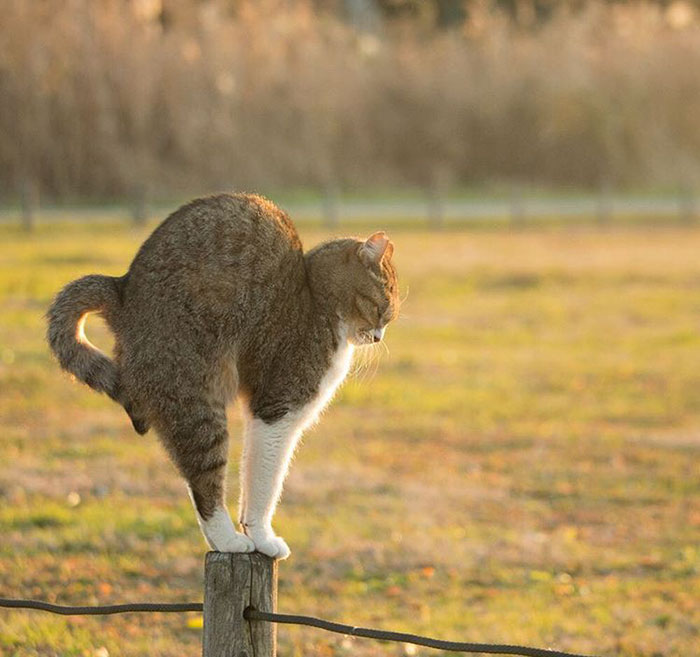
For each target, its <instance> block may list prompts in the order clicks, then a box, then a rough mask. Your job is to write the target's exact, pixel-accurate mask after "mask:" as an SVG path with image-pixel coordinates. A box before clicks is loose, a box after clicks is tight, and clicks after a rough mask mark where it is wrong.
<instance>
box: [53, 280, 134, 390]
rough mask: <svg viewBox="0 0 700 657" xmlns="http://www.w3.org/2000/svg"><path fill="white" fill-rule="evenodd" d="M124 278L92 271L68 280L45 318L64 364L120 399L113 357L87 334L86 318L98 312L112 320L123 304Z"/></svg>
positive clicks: (91, 383)
mask: <svg viewBox="0 0 700 657" xmlns="http://www.w3.org/2000/svg"><path fill="white" fill-rule="evenodd" d="M120 297H121V279H119V278H114V277H112V276H101V275H99V274H91V275H90V276H83V278H79V279H78V280H76V281H73V282H72V283H68V285H66V286H65V287H64V288H63V289H62V290H61V291H60V292H59V293H58V295H57V296H56V298H55V299H54V302H53V303H52V304H51V307H50V308H49V310H48V312H47V313H46V318H47V320H48V324H49V326H48V330H47V333H46V337H47V339H48V342H49V345H50V347H51V351H53V353H54V354H55V356H56V358H57V359H58V362H59V364H60V365H61V367H62V368H63V369H64V370H66V371H68V372H70V373H71V374H73V375H74V376H75V377H76V378H77V379H79V380H80V381H83V382H84V383H87V384H88V385H89V386H90V387H91V388H94V389H95V390H97V391H98V392H104V393H106V394H107V395H109V396H110V397H111V398H112V399H114V400H115V401H118V402H120V403H121V401H122V400H121V399H120V390H119V388H120V386H119V372H118V370H117V367H116V365H115V364H114V361H113V360H112V359H111V358H109V356H107V355H106V354H105V353H103V352H102V351H100V350H99V349H98V348H97V347H95V345H93V344H92V343H91V342H90V341H89V340H88V339H87V337H86V336H85V332H84V330H83V329H84V326H85V319H86V318H87V316H88V314H89V313H92V312H99V313H100V314H102V315H103V316H104V317H105V319H106V320H107V323H108V324H112V321H111V320H112V318H114V317H115V316H116V314H117V313H118V311H119V308H120V306H121V298H120Z"/></svg>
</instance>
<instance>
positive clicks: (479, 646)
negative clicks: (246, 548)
mask: <svg viewBox="0 0 700 657" xmlns="http://www.w3.org/2000/svg"><path fill="white" fill-rule="evenodd" d="M243 617H244V618H245V619H246V620H249V621H268V622H270V623H284V624H287V625H309V626H310V627H318V628H319V629H321V630H326V631H328V632H336V633H338V634H349V635H350V636H360V637H364V638H367V639H378V640H380V641H400V642H401V643H413V644H415V645H417V646H426V647H428V648H437V649H438V650H449V651H452V652H481V653H489V654H492V655H524V656H525V657H587V656H586V655H577V654H574V653H571V652H560V651H559V650H545V649H543V648H528V647H527V646H511V645H506V644H498V643H461V642H459V641H443V640H442V639H431V638H430V637H427V636H420V635H418V634H405V633H403V632H390V631H386V630H374V629H371V628H368V627H354V626H353V625H343V624H342V623H333V622H331V621H327V620H323V619H322V618H314V617H313V616H297V615H293V614H275V613H271V612H268V611H258V610H257V609H253V608H252V607H248V608H247V609H246V610H245V611H244V612H243ZM588 657H590V656H588Z"/></svg>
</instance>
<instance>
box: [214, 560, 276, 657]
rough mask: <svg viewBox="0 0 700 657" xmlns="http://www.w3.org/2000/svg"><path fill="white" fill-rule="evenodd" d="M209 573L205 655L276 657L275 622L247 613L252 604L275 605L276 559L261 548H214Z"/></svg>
mask: <svg viewBox="0 0 700 657" xmlns="http://www.w3.org/2000/svg"><path fill="white" fill-rule="evenodd" d="M204 578H205V582H204V639H203V652H202V654H203V657H275V655H276V651H277V633H276V629H275V625H274V624H273V623H266V622H260V621H253V622H249V621H247V620H245V619H244V618H243V612H244V611H245V609H246V608H247V607H249V606H252V607H254V608H255V609H259V610H261V611H274V610H275V609H276V605H277V564H276V563H275V561H274V559H270V558H269V557H266V556H264V555H262V554H258V553H253V554H228V553H224V552H209V553H208V554H207V557H206V564H205V569H204Z"/></svg>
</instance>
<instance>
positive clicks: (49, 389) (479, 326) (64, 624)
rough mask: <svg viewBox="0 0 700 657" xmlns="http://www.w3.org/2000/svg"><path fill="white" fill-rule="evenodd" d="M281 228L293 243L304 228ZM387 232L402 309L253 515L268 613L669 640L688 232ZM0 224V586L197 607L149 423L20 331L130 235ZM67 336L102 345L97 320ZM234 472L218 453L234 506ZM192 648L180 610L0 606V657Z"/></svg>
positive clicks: (54, 595) (678, 611)
mask: <svg viewBox="0 0 700 657" xmlns="http://www.w3.org/2000/svg"><path fill="white" fill-rule="evenodd" d="M360 228H361V227H360ZM369 228H370V226H368V229H369ZM303 230H304V233H305V234H304V241H305V243H306V244H307V245H309V246H310V245H312V244H314V243H315V242H316V241H318V240H320V239H324V238H326V237H328V236H329V234H330V232H329V231H326V230H323V229H320V228H318V227H313V226H309V227H304V229H303ZM389 230H390V234H391V237H392V239H393V240H394V242H395V244H396V259H397V266H398V269H399V274H400V278H401V288H402V295H404V296H406V299H405V302H404V304H403V306H402V309H401V312H402V316H401V318H400V319H399V320H398V321H397V322H396V323H395V324H394V325H392V326H390V327H389V329H388V331H387V339H386V346H387V349H388V352H387V351H386V350H384V349H382V350H381V351H377V352H376V353H373V354H371V357H368V358H367V360H366V362H365V363H364V365H361V364H360V363H358V368H357V372H356V373H355V374H354V375H353V376H352V377H351V378H350V380H349V381H348V382H347V383H346V384H345V386H344V387H343V388H342V390H341V391H340V393H339V394H338V397H337V399H336V400H335V403H334V405H333V406H332V407H331V408H330V409H329V410H328V411H327V412H326V413H325V415H324V417H323V418H322V420H321V422H320V423H319V425H318V426H317V427H315V428H314V429H313V430H312V431H310V432H309V433H308V435H307V436H306V437H305V440H304V443H303V445H302V447H301V448H300V450H299V452H298V455H297V457H296V459H295V463H294V464H293V467H292V471H291V475H290V478H289V481H288V485H287V488H286V491H285V495H284V498H283V502H282V505H281V507H280V510H279V513H278V517H277V521H276V526H277V529H278V531H279V532H280V534H282V535H284V536H285V538H287V539H288V541H289V543H290V545H291V547H292V550H293V554H292V558H291V560H290V561H289V562H286V563H284V564H282V566H281V569H280V572H281V581H280V608H281V610H283V611H289V612H300V613H310V614H317V615H322V616H326V617H330V618H336V619H338V620H340V621H346V622H352V623H358V624H365V625H376V626H382V627H386V628H392V629H399V630H401V629H403V630H406V631H414V632H423V633H428V634H432V635H437V636H442V637H445V638H454V639H457V640H473V641H479V640H482V641H499V642H500V641H508V642H519V643H525V644H532V645H549V646H551V647H557V648H560V649H565V650H567V649H568V650H572V651H579V652H590V653H602V654H618V655H620V656H621V657H633V656H634V657H637V656H639V655H653V654H655V653H662V654H664V655H666V656H668V657H673V656H678V657H680V656H681V655H682V656H683V657H685V656H686V655H688V654H691V652H692V648H693V647H694V643H695V642H696V640H697V632H696V630H695V628H696V627H697V626H698V624H700V617H699V616H698V614H699V613H700V610H699V609H698V606H697V604H696V601H695V597H697V596H693V595H692V592H694V591H695V590H697V589H698V587H700V581H699V578H700V575H699V568H700V565H699V563H698V551H697V545H698V544H700V482H698V478H697V469H698V459H699V450H700V440H699V439H698V436H699V435H700V374H699V372H700V370H698V367H697V363H698V362H700V331H699V330H698V327H700V259H698V257H697V253H698V246H699V245H700V233H698V231H697V229H694V228H691V227H688V228H684V229H682V228H677V227H676V228H668V229H662V228H658V227H657V228H654V229H646V228H639V227H638V228H636V229H631V228H630V229H624V230H621V229H615V228H611V229H607V230H596V229H592V228H587V229H585V230H583V229H577V230H576V231H569V230H564V229H561V228H559V229H554V228H552V227H547V228H546V229H539V228H530V229H528V230H523V231H518V232H508V231H506V230H503V229H502V228H499V229H498V230H492V231H489V230H486V229H484V228H483V227H482V228H480V229H479V230H475V231H461V232H460V231H445V232H441V233H426V232H423V231H420V230H416V229H412V230H410V231H406V230H404V229H403V228H401V227H400V226H397V227H393V230H392V227H389ZM0 231H5V232H3V233H2V237H3V238H4V240H3V241H2V244H0V312H1V316H0V433H1V435H2V439H1V440H0V537H1V540H0V588H1V589H2V590H3V592H4V594H7V595H14V596H17V597H37V598H41V599H51V600H62V601H64V602H67V603H68V602H73V603H86V604H90V603H91V602H94V603H97V602H105V603H106V602H121V601H127V600H132V601H133V600H152V599H162V600H171V601H172V600H176V599H189V600H198V599H201V584H202V557H203V553H204V551H205V549H206V548H205V544H204V542H203V540H202V538H201V536H200V533H199V530H198V528H197V525H196V520H195V518H194V514H193V513H192V510H191V505H190V502H189V500H188V498H187V495H186V492H185V488H184V485H183V484H182V482H181V480H180V478H179V476H178V475H177V473H176V472H175V469H174V468H173V467H172V466H171V465H170V464H169V463H168V461H167V457H166V455H165V453H164V452H163V450H162V448H161V447H160V446H159V445H158V442H157V439H156V437H155V436H153V435H152V434H148V435H146V436H143V437H140V436H137V435H136V434H134V433H133V431H132V430H131V428H130V423H129V420H128V418H127V417H126V415H125V414H124V412H123V410H122V409H120V408H119V407H117V406H116V405H114V404H113V403H111V402H110V401H109V400H108V399H106V398H105V397H104V396H99V395H97V394H95V393H94V392H92V391H90V390H87V389H86V388H84V387H83V386H80V385H78V384H76V383H74V382H72V381H71V379H70V377H68V376H66V375H64V374H62V373H60V372H59V370H58V367H57V365H56V364H55V363H54V362H53V360H52V358H51V357H50V355H49V354H48V351H47V348H46V345H45V342H44V319H43V314H44V312H45V309H46V307H47V305H48V303H49V302H50V299H51V297H52V295H53V294H55V293H56V292H57V291H58V289H60V287H61V286H62V285H64V284H65V283H67V282H68V281H69V280H71V279H72V278H75V277H77V276H80V275H83V274H87V273H92V272H105V273H111V274H115V275H116V274H122V273H123V272H124V271H125V270H126V267H127V266H128V263H129V262H130V260H131V258H132V257H133V255H134V253H135V251H136V249H137V248H138V245H139V243H140V241H141V240H142V239H143V237H144V236H145V234H146V231H143V230H139V231H134V230H131V229H128V228H125V227H123V226H116V225H112V226H104V225H99V226H98V225H95V226H93V225H90V224H87V223H85V224H79V225H78V224H73V225H68V224H67V225H65V226H60V227H55V226H49V225H46V226H40V227H39V230H38V231H37V233H36V234H35V235H33V236H29V237H27V236H25V235H24V234H22V233H21V232H19V231H14V232H13V231H10V230H9V229H6V228H1V229H0ZM337 232H339V233H341V232H348V233H352V232H359V230H355V227H351V228H348V229H346V228H344V227H342V226H341V227H340V228H339V229H338V231H337ZM88 331H89V333H90V336H91V338H93V337H94V339H95V340H96V342H97V343H98V344H100V345H101V346H103V348H105V349H109V344H110V343H109V337H108V334H107V333H106V332H105V329H104V328H103V327H101V326H100V325H99V323H98V322H91V323H90V325H89V326H88ZM231 416H232V417H231V424H230V426H231V432H232V450H233V453H234V457H235V455H237V453H238V450H239V449H240V440H239V434H240V419H239V416H238V414H237V413H236V412H235V411H234V412H232V414H231ZM236 471H237V467H236V464H235V460H234V462H233V463H232V464H231V467H230V473H231V477H232V482H231V485H230V490H231V492H230V498H231V505H232V506H235V494H236V490H237V486H236V484H235V473H236ZM200 641H201V630H200V629H199V628H198V627H197V623H196V619H195V620H192V619H191V618H190V617H189V616H186V615H185V616H182V617H177V618H174V617H167V618H166V617H164V616H157V617H154V618H150V619H141V618H138V619H137V618H133V617H130V618H126V617H124V618H110V619H105V620H99V621H97V620H93V619H72V620H66V619H53V618H51V617H46V616H43V615H41V616H40V615H38V614H37V613H34V614H32V615H30V613H29V612H27V613H11V614H5V613H4V612H0V653H2V654H3V655H4V654H9V655H15V654H16V655H22V656H25V655H40V654H41V655H43V654H61V655H64V654H66V655H72V654H76V655H81V656H83V655H86V654H87V655H94V654H96V652H95V651H97V650H99V649H100V648H101V647H105V648H106V649H107V650H108V652H109V654H110V656H111V657H114V656H115V655H133V654H159V655H166V656H167V655H172V656H173V657H175V656H176V655H177V656H178V657H179V656H180V655H184V654H191V655H195V654H199V652H200V647H199V644H200ZM280 646H281V648H280V654H284V655H304V656H305V657H306V656H307V655H328V654H353V655H358V656H360V657H366V656H369V655H380V654H385V646H382V645H379V644H377V645H375V644H373V643H372V642H364V641H360V640H353V641H351V642H350V643H348V644H347V645H346V644H343V638H342V637H340V638H338V639H335V638H334V637H325V636H323V635H321V634H319V633H318V632H317V631H315V630H310V629H309V630H306V629H293V628H284V629H281V630H280ZM51 650H53V651H54V653H51V652H50V651H51ZM418 654H424V653H423V652H420V651H419V653H418ZM425 654H426V655H427V654H428V653H427V651H426V652H425Z"/></svg>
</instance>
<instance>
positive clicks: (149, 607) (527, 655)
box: [0, 598, 590, 657]
mask: <svg viewBox="0 0 700 657" xmlns="http://www.w3.org/2000/svg"><path fill="white" fill-rule="evenodd" d="M0 607H7V608H10V609H39V610H41V611H48V612H51V613H52V614H61V615H63V616H105V615H109V614H126V613H132V612H166V613H170V612H183V611H198V612H202V611H203V610H204V606H203V604H202V603H201V602H173V603H165V602H132V603H128V604H121V605H96V606H92V607H71V606H66V605H55V604H52V603H50V602H42V601H40V600H16V599H11V598H0ZM243 617H244V618H245V619H246V620H247V621H266V622H269V623H282V624H285V625H308V626H310V627H317V628H319V629H321V630H326V631H328V632H336V633H337V634H346V635H350V636H358V637H364V638H366V639H378V640H380V641H399V642H401V643H413V644H415V645H417V646H426V647H428V648H437V649H438V650H448V651H452V652H472V653H475V652H476V653H488V654H492V655H522V656H523V657H590V656H586V655H578V654H574V653H570V652H561V651H559V650H545V649H543V648H528V647H527V646H511V645H507V644H498V643H462V642H458V641H443V640H442V639H432V638H430V637H427V636H420V635H418V634H406V633H404V632H391V631H387V630H375V629H372V628H368V627H355V626H353V625H343V624H342V623H334V622H332V621H327V620H323V619H322V618H315V617H313V616H299V615H294V614H276V613H271V612H267V611H258V610H257V609H253V608H252V607H248V608H247V609H246V610H245V611H244V612H243Z"/></svg>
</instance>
